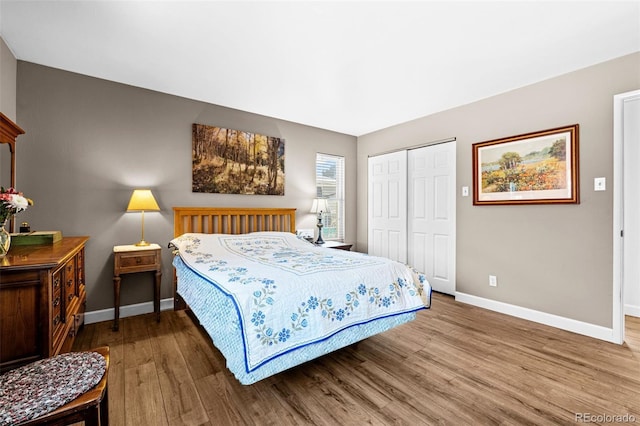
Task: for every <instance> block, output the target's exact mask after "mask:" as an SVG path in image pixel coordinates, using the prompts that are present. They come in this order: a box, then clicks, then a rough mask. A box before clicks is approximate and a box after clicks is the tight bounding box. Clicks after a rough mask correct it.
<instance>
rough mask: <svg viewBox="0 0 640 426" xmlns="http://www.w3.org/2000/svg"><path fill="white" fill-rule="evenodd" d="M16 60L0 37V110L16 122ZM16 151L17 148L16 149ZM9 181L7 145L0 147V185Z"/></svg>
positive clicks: (9, 161) (9, 170) (7, 184)
mask: <svg viewBox="0 0 640 426" xmlns="http://www.w3.org/2000/svg"><path fill="white" fill-rule="evenodd" d="M17 62H18V61H16V58H15V57H14V56H13V53H11V50H9V47H7V45H6V44H5V42H4V40H3V39H2V38H1V37H0V112H2V113H3V114H4V115H6V116H7V117H9V118H10V119H11V120H13V121H14V122H16V123H17V121H16V71H17ZM18 125H19V124H18ZM18 141H20V139H18ZM17 151H18V149H16V152H17ZM10 183H11V154H10V151H9V147H8V146H2V147H0V185H2V186H4V187H5V188H6V187H7V186H9V185H10ZM16 186H17V185H16Z"/></svg>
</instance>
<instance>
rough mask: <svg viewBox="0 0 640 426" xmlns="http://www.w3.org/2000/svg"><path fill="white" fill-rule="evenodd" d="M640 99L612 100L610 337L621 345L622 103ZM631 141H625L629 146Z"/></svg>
mask: <svg viewBox="0 0 640 426" xmlns="http://www.w3.org/2000/svg"><path fill="white" fill-rule="evenodd" d="M635 97H640V90H634V91H631V92H626V93H621V94H619V95H615V96H614V97H613V322H612V325H613V336H612V341H613V342H615V343H618V344H622V343H623V342H624V276H623V273H622V272H623V266H624V263H623V260H624V256H623V254H624V252H623V249H624V239H623V233H622V232H623V229H622V228H623V224H624V144H625V140H624V127H623V124H624V122H623V116H624V102H625V101H627V100H629V99H631V98H635ZM629 142H630V141H627V143H629Z"/></svg>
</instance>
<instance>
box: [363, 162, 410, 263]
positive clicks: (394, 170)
mask: <svg viewBox="0 0 640 426" xmlns="http://www.w3.org/2000/svg"><path fill="white" fill-rule="evenodd" d="M368 189H369V194H368V199H369V200H368V220H369V223H368V228H369V235H368V247H369V250H368V251H369V254H371V255H374V256H382V257H387V258H389V259H393V260H396V261H398V262H402V263H406V262H407V151H398V152H392V153H390V154H383V155H378V156H375V157H370V158H369V185H368Z"/></svg>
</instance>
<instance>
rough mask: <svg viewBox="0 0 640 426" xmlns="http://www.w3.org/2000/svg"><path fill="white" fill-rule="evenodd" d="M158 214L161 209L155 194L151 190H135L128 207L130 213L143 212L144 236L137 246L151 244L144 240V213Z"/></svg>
mask: <svg viewBox="0 0 640 426" xmlns="http://www.w3.org/2000/svg"><path fill="white" fill-rule="evenodd" d="M145 210H146V211H149V212H157V211H160V207H158V203H156V199H155V198H153V194H152V193H151V190H150V189H135V190H134V191H133V194H131V199H130V200H129V206H128V207H127V211H128V212H142V234H141V238H140V241H138V242H137V243H136V244H135V245H136V246H148V245H149V243H148V242H146V241H145V240H144V212H145Z"/></svg>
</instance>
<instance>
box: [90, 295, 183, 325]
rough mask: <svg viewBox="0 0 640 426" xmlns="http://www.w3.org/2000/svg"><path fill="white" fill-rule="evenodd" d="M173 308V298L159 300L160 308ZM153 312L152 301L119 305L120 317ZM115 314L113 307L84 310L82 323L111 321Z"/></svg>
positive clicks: (162, 309)
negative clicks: (90, 310)
mask: <svg viewBox="0 0 640 426" xmlns="http://www.w3.org/2000/svg"><path fill="white" fill-rule="evenodd" d="M171 309H173V299H162V300H161V301H160V310H161V311H167V310H171ZM151 312H153V302H144V303H136V304H134V305H126V306H121V307H120V318H126V317H132V316H135V315H142V314H150V313H151ZM114 316H115V310H114V309H113V308H109V309H102V310H100V311H92V312H86V313H85V314H84V323H85V324H93V323H96V322H102V321H112V320H113V318H114Z"/></svg>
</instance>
